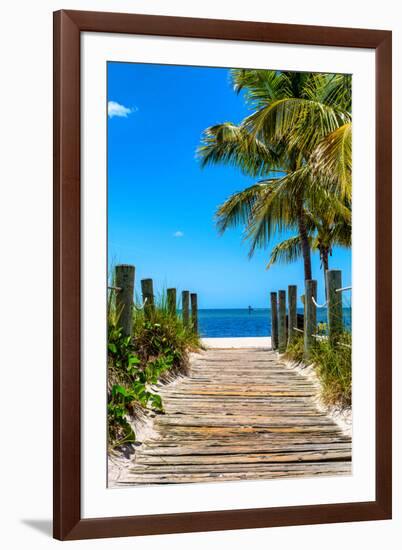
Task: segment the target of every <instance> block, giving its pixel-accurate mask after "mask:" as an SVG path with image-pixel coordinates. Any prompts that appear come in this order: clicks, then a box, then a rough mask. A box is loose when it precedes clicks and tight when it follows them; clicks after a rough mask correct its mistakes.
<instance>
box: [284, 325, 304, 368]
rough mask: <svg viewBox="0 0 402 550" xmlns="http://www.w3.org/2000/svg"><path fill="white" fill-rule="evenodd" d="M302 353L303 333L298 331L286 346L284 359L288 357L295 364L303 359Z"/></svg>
mask: <svg viewBox="0 0 402 550" xmlns="http://www.w3.org/2000/svg"><path fill="white" fill-rule="evenodd" d="M303 355H304V340H303V335H302V334H300V333H298V334H297V333H296V335H295V337H294V340H293V342H292V343H291V344H288V347H287V348H286V355H285V357H286V359H289V360H290V361H293V362H295V363H297V364H299V363H301V362H302V361H303Z"/></svg>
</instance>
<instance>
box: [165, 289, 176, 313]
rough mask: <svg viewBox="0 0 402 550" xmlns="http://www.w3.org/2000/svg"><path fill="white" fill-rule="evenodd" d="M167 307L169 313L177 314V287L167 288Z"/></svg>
mask: <svg viewBox="0 0 402 550" xmlns="http://www.w3.org/2000/svg"><path fill="white" fill-rule="evenodd" d="M167 308H168V312H169V315H172V316H176V289H175V288H168V289H167Z"/></svg>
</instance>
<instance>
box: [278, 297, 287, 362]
mask: <svg viewBox="0 0 402 550" xmlns="http://www.w3.org/2000/svg"><path fill="white" fill-rule="evenodd" d="M278 298H279V300H278V301H279V308H278V351H279V353H285V351H286V290H280V291H279V292H278Z"/></svg>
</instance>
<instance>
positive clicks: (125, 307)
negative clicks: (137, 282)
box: [115, 264, 135, 336]
mask: <svg viewBox="0 0 402 550" xmlns="http://www.w3.org/2000/svg"><path fill="white" fill-rule="evenodd" d="M134 274H135V267H134V266H133V265H126V264H123V265H116V268H115V279H116V280H115V284H116V287H117V288H118V289H119V290H117V292H116V307H117V311H118V312H121V313H120V317H119V326H120V327H121V328H122V331H123V334H124V336H131V330H132V327H133V295H134Z"/></svg>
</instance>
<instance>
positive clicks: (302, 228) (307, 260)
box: [297, 207, 312, 281]
mask: <svg viewBox="0 0 402 550" xmlns="http://www.w3.org/2000/svg"><path fill="white" fill-rule="evenodd" d="M297 221H298V225H299V235H300V242H301V247H302V254H303V262H304V280H305V281H307V280H308V279H311V278H312V273H311V254H310V242H309V239H308V233H307V227H306V217H305V214H304V210H303V207H301V208H300V209H299V215H298V220H297Z"/></svg>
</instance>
